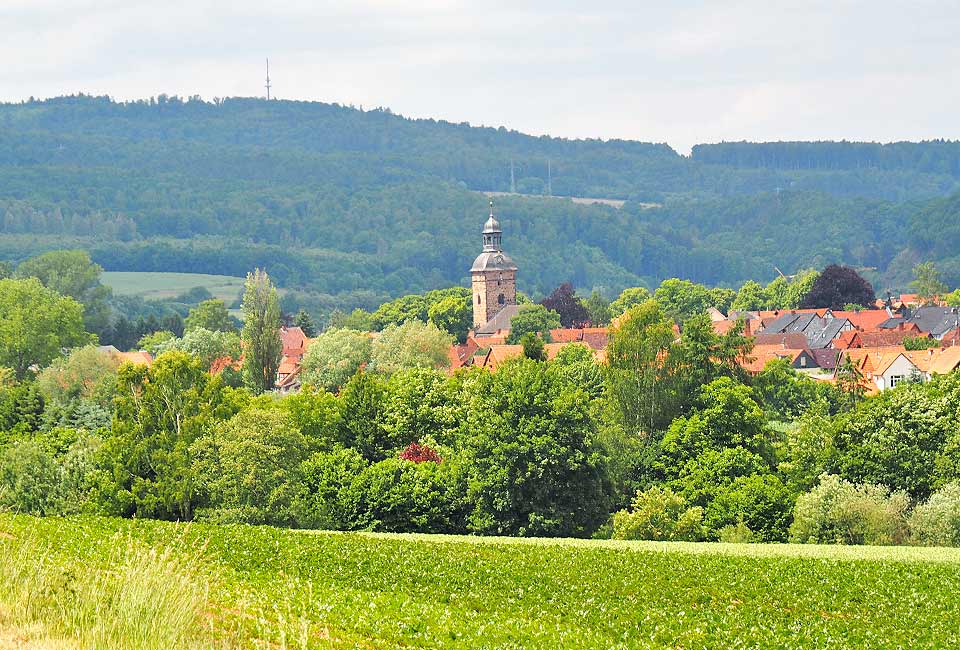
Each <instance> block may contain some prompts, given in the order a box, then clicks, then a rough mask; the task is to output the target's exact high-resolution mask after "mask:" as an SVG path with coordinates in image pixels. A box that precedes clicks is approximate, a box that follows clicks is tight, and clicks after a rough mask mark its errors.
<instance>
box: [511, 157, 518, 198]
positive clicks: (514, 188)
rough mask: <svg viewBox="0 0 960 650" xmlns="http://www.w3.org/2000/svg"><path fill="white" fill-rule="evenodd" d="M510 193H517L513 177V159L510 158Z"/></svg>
mask: <svg viewBox="0 0 960 650" xmlns="http://www.w3.org/2000/svg"><path fill="white" fill-rule="evenodd" d="M510 193H511V194H516V193H517V183H516V181H514V179H513V159H512V158H511V159H510Z"/></svg>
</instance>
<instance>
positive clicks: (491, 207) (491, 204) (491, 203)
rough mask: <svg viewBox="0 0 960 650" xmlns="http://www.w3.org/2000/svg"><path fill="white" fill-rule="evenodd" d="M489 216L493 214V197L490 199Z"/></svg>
mask: <svg viewBox="0 0 960 650" xmlns="http://www.w3.org/2000/svg"><path fill="white" fill-rule="evenodd" d="M490 216H491V217H492V216H493V199H490Z"/></svg>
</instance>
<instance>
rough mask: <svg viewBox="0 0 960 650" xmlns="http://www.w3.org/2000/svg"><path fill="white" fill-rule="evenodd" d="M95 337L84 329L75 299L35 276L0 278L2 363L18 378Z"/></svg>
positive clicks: (81, 310) (80, 310) (81, 307)
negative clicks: (43, 282)
mask: <svg viewBox="0 0 960 650" xmlns="http://www.w3.org/2000/svg"><path fill="white" fill-rule="evenodd" d="M92 338H93V337H92V336H91V335H89V334H87V333H86V332H85V331H84V329H83V306H82V305H81V304H80V303H78V302H77V301H76V300H74V299H73V298H67V297H64V296H61V295H60V294H59V293H57V292H56V291H54V290H52V289H48V288H47V287H44V286H43V285H42V284H40V281H39V280H37V279H35V278H27V279H23V280H11V279H7V280H0V366H6V367H8V368H12V369H13V371H14V373H15V374H16V376H17V377H18V378H23V377H26V376H27V375H28V374H29V373H30V371H31V369H32V368H35V367H40V368H42V367H43V366H46V365H47V364H49V363H50V362H51V361H53V360H54V359H55V358H57V357H58V356H60V352H61V350H62V349H63V348H72V347H76V346H81V345H86V344H88V343H90V342H92Z"/></svg>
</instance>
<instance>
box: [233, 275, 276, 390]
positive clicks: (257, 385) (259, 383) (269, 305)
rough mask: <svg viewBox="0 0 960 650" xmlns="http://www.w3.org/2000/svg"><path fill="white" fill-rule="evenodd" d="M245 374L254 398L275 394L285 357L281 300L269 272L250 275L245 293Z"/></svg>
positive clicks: (243, 305) (243, 307)
mask: <svg viewBox="0 0 960 650" xmlns="http://www.w3.org/2000/svg"><path fill="white" fill-rule="evenodd" d="M242 309H243V352H244V360H243V370H244V375H245V379H246V382H247V385H248V386H249V387H250V389H251V390H252V391H253V392H254V393H255V394H258V395H259V394H260V393H264V392H266V391H268V390H272V389H273V386H274V384H275V383H276V379H277V368H278V367H279V366H280V356H281V354H282V353H283V342H282V341H281V340H280V300H279V298H277V290H276V288H274V286H273V283H271V282H270V276H268V275H267V272H266V271H263V270H261V269H256V270H255V271H254V272H253V273H248V274H247V282H246V287H245V290H244V293H243V304H242Z"/></svg>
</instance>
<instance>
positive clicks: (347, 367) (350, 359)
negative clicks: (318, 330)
mask: <svg viewBox="0 0 960 650" xmlns="http://www.w3.org/2000/svg"><path fill="white" fill-rule="evenodd" d="M372 349H373V348H372V344H371V342H370V336H369V335H368V334H367V333H366V332H358V331H356V330H348V329H329V330H327V331H325V332H323V333H322V334H320V336H318V337H317V338H316V339H314V340H313V341H312V342H311V343H310V346H309V347H308V348H307V352H306V354H304V355H303V361H302V363H301V366H302V368H303V369H302V371H301V380H302V382H303V383H304V384H305V385H309V386H313V387H315V388H320V389H323V390H329V391H334V390H337V389H339V388H340V387H341V386H343V385H344V384H346V383H347V381H348V380H349V379H350V378H351V377H353V376H354V375H355V374H356V372H357V370H359V369H360V366H362V365H363V364H365V363H367V362H369V361H370V354H371V352H372Z"/></svg>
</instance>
